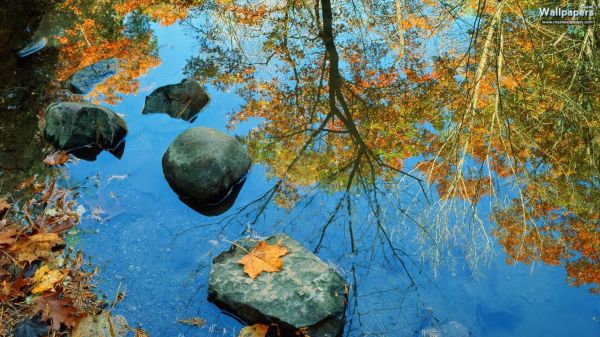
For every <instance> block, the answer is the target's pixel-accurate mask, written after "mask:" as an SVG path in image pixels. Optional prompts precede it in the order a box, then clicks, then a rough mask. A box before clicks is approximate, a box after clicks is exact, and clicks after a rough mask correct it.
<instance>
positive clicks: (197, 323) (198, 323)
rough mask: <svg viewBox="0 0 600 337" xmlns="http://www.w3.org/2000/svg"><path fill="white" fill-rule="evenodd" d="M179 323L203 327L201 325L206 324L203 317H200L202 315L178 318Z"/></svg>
mask: <svg viewBox="0 0 600 337" xmlns="http://www.w3.org/2000/svg"><path fill="white" fill-rule="evenodd" d="M177 323H181V324H186V325H191V326H197V327H201V326H204V324H205V323H206V322H205V321H204V319H203V318H200V317H191V318H187V319H180V320H177Z"/></svg>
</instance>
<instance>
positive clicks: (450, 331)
mask: <svg viewBox="0 0 600 337" xmlns="http://www.w3.org/2000/svg"><path fill="white" fill-rule="evenodd" d="M440 331H441V333H442V336H443V337H469V336H470V335H471V334H470V333H469V329H467V327H465V326H464V325H462V324H460V323H459V322H457V321H450V322H448V323H446V324H444V325H442V326H441V327H440Z"/></svg>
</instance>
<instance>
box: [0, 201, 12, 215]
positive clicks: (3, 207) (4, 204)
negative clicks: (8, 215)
mask: <svg viewBox="0 0 600 337" xmlns="http://www.w3.org/2000/svg"><path fill="white" fill-rule="evenodd" d="M10 207H11V206H10V204H9V203H8V201H6V199H4V198H0V219H2V216H4V213H5V212H6V211H7V210H9V209H10Z"/></svg>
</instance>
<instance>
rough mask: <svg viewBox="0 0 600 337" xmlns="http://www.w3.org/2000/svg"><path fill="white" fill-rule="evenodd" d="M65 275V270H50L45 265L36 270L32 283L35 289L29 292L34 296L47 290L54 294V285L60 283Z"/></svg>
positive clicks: (66, 272)
mask: <svg viewBox="0 0 600 337" xmlns="http://www.w3.org/2000/svg"><path fill="white" fill-rule="evenodd" d="M67 274H68V271H67V270H64V269H55V270H50V268H48V266H47V265H44V266H42V267H40V269H38V270H37V271H36V272H35V274H34V275H33V283H35V287H34V288H33V289H32V290H31V292H32V293H34V294H41V293H43V292H46V291H48V290H50V291H52V292H54V291H55V289H54V285H56V284H57V283H58V282H60V281H62V279H63V278H65V276H67Z"/></svg>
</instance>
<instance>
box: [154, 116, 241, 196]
mask: <svg viewBox="0 0 600 337" xmlns="http://www.w3.org/2000/svg"><path fill="white" fill-rule="evenodd" d="M251 164H252V162H251V160H250V156H249V155H248V152H247V151H246V149H245V148H244V146H243V145H242V144H240V142H239V141H238V140H237V139H235V138H232V137H229V136H227V135H226V134H224V133H222V132H220V131H217V130H214V129H209V128H204V127H197V128H192V129H188V130H187V131H185V132H183V133H181V134H180V135H179V136H177V138H175V140H174V141H173V143H171V145H170V146H169V148H168V149H167V152H166V153H165V154H164V156H163V159H162V166H163V173H164V175H165V178H166V179H167V182H168V183H169V185H170V186H171V188H172V189H173V190H174V191H175V193H177V194H178V195H179V196H180V197H181V198H182V199H184V200H188V201H189V202H190V203H193V204H196V205H218V204H220V203H221V202H223V201H224V200H223V199H225V198H226V197H227V196H228V195H229V194H230V193H231V191H232V189H233V188H234V187H235V185H236V184H238V183H239V182H240V181H241V180H242V179H243V178H244V177H245V175H246V173H247V172H248V170H249V169H250V165H251Z"/></svg>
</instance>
